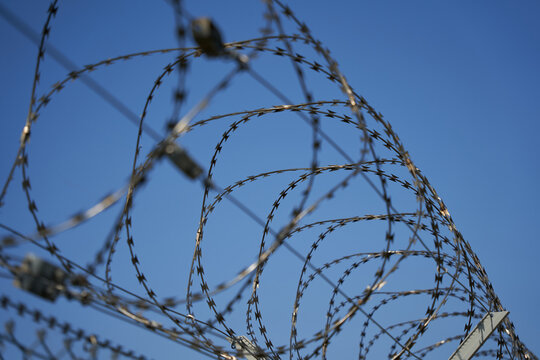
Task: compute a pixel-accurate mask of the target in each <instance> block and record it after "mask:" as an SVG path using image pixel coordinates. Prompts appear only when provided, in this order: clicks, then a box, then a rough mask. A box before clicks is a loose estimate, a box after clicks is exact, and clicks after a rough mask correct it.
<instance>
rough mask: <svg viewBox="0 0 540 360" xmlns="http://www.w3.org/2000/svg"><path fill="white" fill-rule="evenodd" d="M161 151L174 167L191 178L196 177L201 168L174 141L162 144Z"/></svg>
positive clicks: (200, 172)
mask: <svg viewBox="0 0 540 360" xmlns="http://www.w3.org/2000/svg"><path fill="white" fill-rule="evenodd" d="M163 153H164V154H165V155H167V156H168V157H169V160H171V162H172V163H173V164H174V165H176V167H177V168H178V169H179V170H180V171H182V172H183V173H184V174H186V175H187V176H188V177H190V178H191V179H196V178H198V177H199V176H200V175H201V174H202V172H203V169H202V168H201V167H200V166H199V165H198V164H197V163H196V162H195V160H193V159H192V158H191V156H189V154H188V153H187V152H186V151H185V150H184V149H183V148H181V147H180V145H178V144H176V143H175V142H172V141H168V142H166V143H164V145H163Z"/></svg>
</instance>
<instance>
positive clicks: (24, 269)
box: [13, 254, 67, 301]
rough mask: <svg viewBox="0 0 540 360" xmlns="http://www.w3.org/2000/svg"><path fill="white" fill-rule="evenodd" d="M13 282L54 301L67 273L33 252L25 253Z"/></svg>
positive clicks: (21, 287) (19, 286)
mask: <svg viewBox="0 0 540 360" xmlns="http://www.w3.org/2000/svg"><path fill="white" fill-rule="evenodd" d="M19 270H20V271H19V272H18V273H17V274H16V275H15V280H14V282H13V284H14V285H15V286H16V287H18V288H20V289H23V290H26V291H28V292H31V293H33V294H35V295H37V296H40V297H42V298H44V299H47V300H50V301H54V300H56V298H57V297H58V295H59V294H60V290H61V289H62V288H63V287H64V283H65V281H66V278H67V274H66V273H65V272H64V271H63V270H62V269H60V268H59V267H57V266H55V265H53V264H50V263H48V262H46V261H44V260H42V259H40V258H38V257H37V256H35V255H34V254H27V255H26V257H25V258H24V260H23V262H22V264H21V266H20V267H19Z"/></svg>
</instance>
